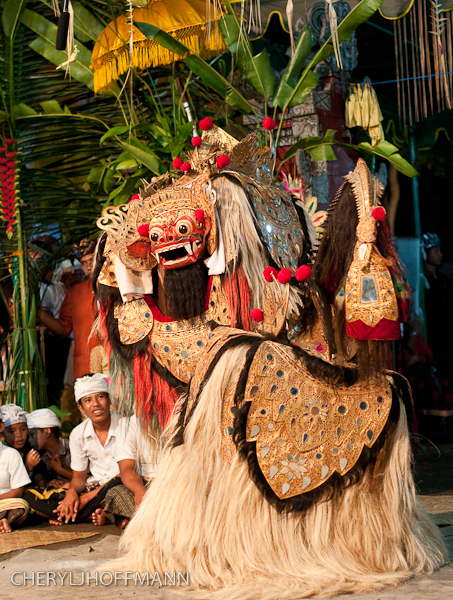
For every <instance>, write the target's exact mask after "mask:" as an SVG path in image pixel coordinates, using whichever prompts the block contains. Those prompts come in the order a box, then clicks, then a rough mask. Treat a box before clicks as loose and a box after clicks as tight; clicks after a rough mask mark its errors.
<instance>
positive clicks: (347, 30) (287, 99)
mask: <svg viewBox="0 0 453 600" xmlns="http://www.w3.org/2000/svg"><path fill="white" fill-rule="evenodd" d="M383 1H384V0H362V1H361V2H359V4H357V6H355V7H354V8H353V9H352V10H351V12H350V13H348V14H347V15H346V17H345V18H344V19H343V20H342V21H341V23H340V24H339V25H338V39H339V41H340V42H344V41H348V40H349V39H350V38H351V35H352V33H353V32H354V31H355V30H356V29H357V28H358V27H359V26H360V25H362V23H365V21H367V20H368V19H369V18H371V17H372V16H373V15H374V13H375V12H376V11H377V10H378V9H379V7H380V6H381V4H382V3H383ZM332 54H334V49H333V45H332V36H330V37H329V39H328V40H327V41H326V42H325V43H324V45H323V46H322V47H321V48H320V49H319V50H318V52H316V54H315V55H314V56H313V58H312V59H311V60H310V62H309V63H308V65H307V66H306V67H305V69H304V70H303V72H302V75H301V76H300V79H299V81H298V83H297V85H296V86H295V87H294V90H293V93H292V94H288V90H287V88H283V90H282V94H281V96H282V100H280V102H282V101H283V104H279V106H280V108H281V109H282V110H283V111H284V110H286V108H288V106H295V105H296V104H299V102H298V101H297V99H298V97H299V98H300V97H303V95H304V92H305V89H308V88H311V89H313V84H314V78H313V74H314V73H313V69H314V68H315V67H316V65H318V64H319V63H320V62H322V61H323V60H325V59H326V58H328V57H329V56H331V55H332ZM310 91H311V90H310ZM307 95H308V94H307Z"/></svg>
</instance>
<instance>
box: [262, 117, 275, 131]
mask: <svg viewBox="0 0 453 600" xmlns="http://www.w3.org/2000/svg"><path fill="white" fill-rule="evenodd" d="M276 125H277V123H276V122H275V121H274V119H271V118H270V117H266V118H265V119H264V120H263V127H264V129H274V127H275V126H276Z"/></svg>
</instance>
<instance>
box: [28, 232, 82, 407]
mask: <svg viewBox="0 0 453 600" xmlns="http://www.w3.org/2000/svg"><path fill="white" fill-rule="evenodd" d="M47 237H48V239H46V240H43V239H34V240H31V242H30V248H29V252H28V253H29V256H30V258H31V259H32V261H33V263H34V264H35V266H36V268H37V269H38V270H39V276H40V279H41V281H40V283H39V288H40V310H39V315H42V314H43V315H47V314H48V315H49V316H50V317H52V318H53V319H56V318H57V317H58V314H59V311H60V308H61V305H62V303H63V300H64V297H65V294H66V289H65V287H64V285H63V284H62V283H54V281H53V271H54V265H53V264H51V258H52V255H53V254H54V252H55V249H56V248H57V242H56V240H54V238H51V237H49V236H47ZM52 243H53V246H52ZM54 247H55V249H54ZM41 323H42V324H43V325H45V326H46V327H47V325H46V323H45V322H44V320H42V319H41ZM43 333H44V366H45V372H46V379H47V385H46V388H47V397H48V399H49V404H58V403H59V400H60V393H61V390H62V389H63V379H64V374H65V370H66V363H67V360H68V354H69V347H70V344H71V342H70V340H68V339H66V336H62V335H60V334H59V333H58V332H54V331H53V330H52V329H51V328H49V327H47V328H46V329H44V330H43Z"/></svg>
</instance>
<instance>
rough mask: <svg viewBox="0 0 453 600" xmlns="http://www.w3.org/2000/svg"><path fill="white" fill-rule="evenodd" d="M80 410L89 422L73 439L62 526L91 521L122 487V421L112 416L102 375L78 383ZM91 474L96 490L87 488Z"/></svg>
mask: <svg viewBox="0 0 453 600" xmlns="http://www.w3.org/2000/svg"><path fill="white" fill-rule="evenodd" d="M74 392H75V397H76V401H77V403H78V405H79V410H80V411H81V412H82V413H83V414H85V415H86V417H87V419H86V420H85V421H83V422H82V423H80V425H78V426H77V427H76V428H75V429H74V430H73V431H72V432H71V435H70V437H69V447H70V451H71V468H72V478H71V483H70V485H69V489H68V491H67V492H66V496H65V498H64V500H62V501H61V502H60V503H59V505H58V507H57V508H56V512H57V514H58V521H59V522H60V523H69V522H71V521H72V522H75V521H76V519H77V520H78V521H84V520H86V519H88V518H90V517H91V515H92V513H93V512H94V511H95V510H96V509H97V508H99V507H100V506H101V505H102V504H103V502H104V499H105V495H106V493H107V492H108V490H109V489H111V488H112V487H114V486H115V485H120V484H121V479H120V477H119V468H118V463H117V461H116V450H115V442H116V436H117V431H118V421H119V417H118V415H116V414H115V413H111V412H110V398H109V394H108V384H107V381H106V379H105V377H104V376H103V375H101V374H99V373H96V374H94V375H87V376H85V377H81V378H79V379H77V380H76V382H75V385H74ZM88 472H90V473H91V475H92V479H93V480H92V481H91V482H88V483H89V487H91V488H93V489H91V491H89V492H88V493H86V494H84V495H82V494H83V492H84V490H85V488H86V487H87V480H88Z"/></svg>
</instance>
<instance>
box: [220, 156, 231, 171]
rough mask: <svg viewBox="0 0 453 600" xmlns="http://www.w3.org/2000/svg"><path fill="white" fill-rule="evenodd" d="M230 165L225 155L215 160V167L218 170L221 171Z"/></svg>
mask: <svg viewBox="0 0 453 600" xmlns="http://www.w3.org/2000/svg"><path fill="white" fill-rule="evenodd" d="M229 164H230V159H229V158H228V156H226V155H225V154H222V155H221V156H219V157H218V159H217V166H218V167H219V169H223V167H227V166H228V165H229Z"/></svg>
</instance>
